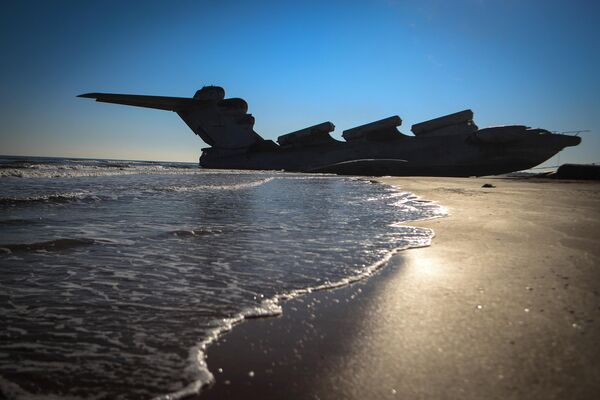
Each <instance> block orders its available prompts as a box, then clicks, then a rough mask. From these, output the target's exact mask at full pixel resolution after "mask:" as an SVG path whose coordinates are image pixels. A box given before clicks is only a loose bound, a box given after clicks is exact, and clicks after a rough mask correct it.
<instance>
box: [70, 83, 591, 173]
mask: <svg viewBox="0 0 600 400" xmlns="http://www.w3.org/2000/svg"><path fill="white" fill-rule="evenodd" d="M79 97H87V98H92V99H96V101H100V102H106V103H116V104H125V105H131V106H138V107H148V108H157V109H161V110H168V111H174V112H176V113H177V114H178V115H179V116H180V117H181V118H182V119H183V120H184V121H185V123H186V124H187V125H188V126H189V127H190V128H191V129H192V131H194V133H195V134H197V135H198V136H200V138H202V140H203V141H204V142H206V143H207V144H209V145H210V146H211V147H209V148H205V149H202V156H201V157H200V165H201V166H202V167H204V168H223V169H255V170H261V169H262V170H265V169H275V170H285V171H294V172H325V173H335V174H344V175H379V176H380V175H395V176H482V175H496V174H503V173H508V172H514V171H520V170H524V169H529V168H532V167H535V166H536V165H538V164H540V163H542V162H544V161H546V160H547V159H549V158H550V157H552V156H554V155H555V154H556V153H558V152H559V151H561V150H562V149H563V148H565V147H568V146H576V145H578V144H579V143H580V142H581V138H579V137H577V136H569V135H560V134H554V133H551V132H549V131H547V130H545V129H537V128H536V129H532V128H529V127H526V126H523V125H509V126H498V127H491V128H484V129H479V128H478V127H477V125H475V123H474V122H473V112H472V111H471V110H464V111H460V112H457V113H454V114H450V115H446V116H443V117H439V118H435V119H432V120H430V121H425V122H421V123H419V124H415V125H413V126H412V129H411V130H412V132H413V133H414V136H408V135H404V134H402V133H400V132H399V131H398V129H397V127H398V126H400V124H402V120H401V119H400V117H398V116H397V115H396V116H393V117H389V118H385V119H382V120H379V121H375V122H371V123H369V124H366V125H361V126H358V127H355V128H352V129H348V130H346V131H344V132H343V134H342V136H343V138H344V139H345V141H338V140H335V139H333V138H332V137H331V136H330V133H331V132H332V131H333V130H334V129H335V126H334V125H333V124H332V123H331V122H324V123H321V124H318V125H314V126H311V127H308V128H305V129H301V130H299V131H295V132H292V133H288V134H286V135H282V136H279V138H278V139H277V142H278V144H276V143H275V142H273V141H272V140H265V139H263V138H262V137H261V136H260V135H259V134H258V133H256V132H255V131H254V117H253V116H252V114H248V113H247V111H248V104H247V103H246V102H245V101H244V100H243V99H238V98H231V99H226V98H225V90H224V89H223V88H221V87H218V86H206V87H203V88H202V89H200V90H198V91H197V92H196V94H195V95H194V97H193V98H184V97H161V96H139V95H128V94H110V93H87V94H82V95H80V96H79Z"/></svg>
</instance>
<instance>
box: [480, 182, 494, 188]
mask: <svg viewBox="0 0 600 400" xmlns="http://www.w3.org/2000/svg"><path fill="white" fill-rule="evenodd" d="M481 187H482V188H495V187H496V186H494V185H492V184H491V183H484V184H483V185H481Z"/></svg>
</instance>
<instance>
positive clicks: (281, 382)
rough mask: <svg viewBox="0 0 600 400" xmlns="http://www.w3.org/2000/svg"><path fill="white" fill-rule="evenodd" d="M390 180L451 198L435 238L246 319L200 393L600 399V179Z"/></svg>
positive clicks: (213, 355)
mask: <svg viewBox="0 0 600 400" xmlns="http://www.w3.org/2000/svg"><path fill="white" fill-rule="evenodd" d="M381 181H382V182H383V183H386V184H392V185H397V186H399V187H401V188H402V189H403V190H407V191H411V192H414V193H416V194H417V195H419V196H421V197H422V198H423V199H427V200H432V201H436V202H439V203H440V204H442V205H444V206H445V207H447V208H448V211H449V216H448V217H446V218H441V219H436V220H430V221H421V222H416V223H414V225H416V226H423V227H430V228H433V229H434V230H435V232H436V237H435V238H434V240H433V244H432V245H431V246H430V247H426V248H420V249H411V250H407V251H403V252H400V253H399V254H398V255H396V256H395V257H394V258H393V259H392V261H391V262H390V265H388V266H387V267H386V268H384V269H383V270H382V271H380V272H379V273H378V274H376V275H375V276H374V277H372V278H370V279H368V280H366V281H363V282H360V283H357V284H354V285H351V286H349V287H345V288H342V289H338V290H333V291H324V292H317V293H312V294H309V295H306V296H304V297H301V298H298V299H294V300H292V301H289V302H287V303H285V304H284V307H283V308H284V314H283V316H281V317H278V318H269V319H257V320H252V321H247V322H245V323H243V324H241V325H239V326H237V327H235V329H233V330H232V331H231V332H229V333H228V334H226V335H225V336H223V337H222V338H221V339H220V340H219V341H218V342H217V343H216V344H214V345H213V346H211V347H210V348H209V350H208V358H207V362H208V366H209V368H210V369H211V371H213V372H214V374H215V377H216V383H215V384H214V385H213V386H212V387H211V388H208V389H206V390H205V391H204V392H203V393H202V394H201V395H200V398H203V399H209V398H226V397H227V398H315V399H338V398H348V399H363V398H405V399H409V398H411V399H412V398H461V399H464V398H469V399H481V398H496V399H506V398H523V399H524V398H527V399H531V398H537V399H542V398H543V399H559V398H577V399H593V398H597V397H596V396H597V395H598V393H600V362H599V361H598V360H600V269H599V268H598V267H599V266H600V246H599V244H600V243H599V242H598V238H599V237H600V185H599V184H598V183H596V182H571V181H552V180H531V179H528V180H521V179H501V178H467V179H462V178H383V179H381ZM485 183H489V184H492V185H494V186H495V187H493V188H483V187H482V185H483V184H485Z"/></svg>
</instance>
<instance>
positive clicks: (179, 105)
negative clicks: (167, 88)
mask: <svg viewBox="0 0 600 400" xmlns="http://www.w3.org/2000/svg"><path fill="white" fill-rule="evenodd" d="M77 97H85V98H88V99H95V100H96V101H100V102H103V103H114V104H123V105H126V106H136V107H147V108H158V109H159V110H167V111H179V110H182V109H185V108H187V107H189V106H193V105H198V104H201V102H202V101H201V100H196V99H190V98H186V97H165V96H142V95H136V94H115V93H85V94H80V95H79V96H77Z"/></svg>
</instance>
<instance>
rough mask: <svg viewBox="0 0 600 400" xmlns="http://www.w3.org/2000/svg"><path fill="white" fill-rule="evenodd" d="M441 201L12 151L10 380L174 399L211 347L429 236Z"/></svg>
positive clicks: (347, 180) (7, 183)
mask: <svg viewBox="0 0 600 400" xmlns="http://www.w3.org/2000/svg"><path fill="white" fill-rule="evenodd" d="M445 213H446V212H445V210H444V209H443V207H441V206H439V205H437V204H434V203H431V202H428V201H425V200H423V199H420V198H418V197H417V196H415V195H414V194H412V193H408V192H404V191H402V190H401V189H397V188H394V187H391V186H387V185H383V184H379V183H376V182H374V181H371V180H369V179H368V178H358V177H340V176H335V175H324V174H321V175H319V174H296V173H284V172H277V171H235V170H209V169H202V168H200V167H198V165H197V164H195V163H179V162H148V161H124V160H99V159H74V158H70V159H69V158H43V157H7V156H1V157H0V327H1V328H0V393H1V395H2V397H4V398H7V399H21V398H26V399H29V398H35V399H177V398H183V397H186V396H188V395H190V394H195V393H198V392H200V391H201V390H202V388H203V387H205V386H206V385H209V384H210V383H211V382H213V381H214V377H213V375H212V373H211V366H210V365H207V363H206V361H205V356H204V354H205V350H206V348H207V346H210V344H211V343H212V342H213V341H214V340H215V339H216V338H218V337H219V336H220V335H222V334H224V333H225V332H227V331H228V330H230V329H232V328H233V329H235V328H234V326H235V325H236V324H238V323H241V322H243V320H245V319H248V318H256V317H273V316H277V315H279V314H280V313H281V312H282V311H281V310H282V309H281V304H282V302H284V301H285V300H286V299H290V298H293V297H296V296H301V295H303V294H305V293H308V292H311V291H314V290H327V289H331V288H335V287H339V286H344V285H349V284H352V282H355V281H357V280H360V279H365V278H367V277H368V276H370V275H372V274H373V273H375V272H376V271H377V270H378V269H379V268H382V267H385V265H386V262H387V261H388V260H389V258H390V257H391V255H392V254H394V253H396V252H398V251H400V250H403V249H407V248H410V247H420V246H427V245H429V244H430V242H431V239H432V237H433V231H431V230H430V229H425V228H417V227H413V226H409V225H406V223H407V222H408V221H415V220H421V219H429V218H436V217H440V216H443V215H445Z"/></svg>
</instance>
